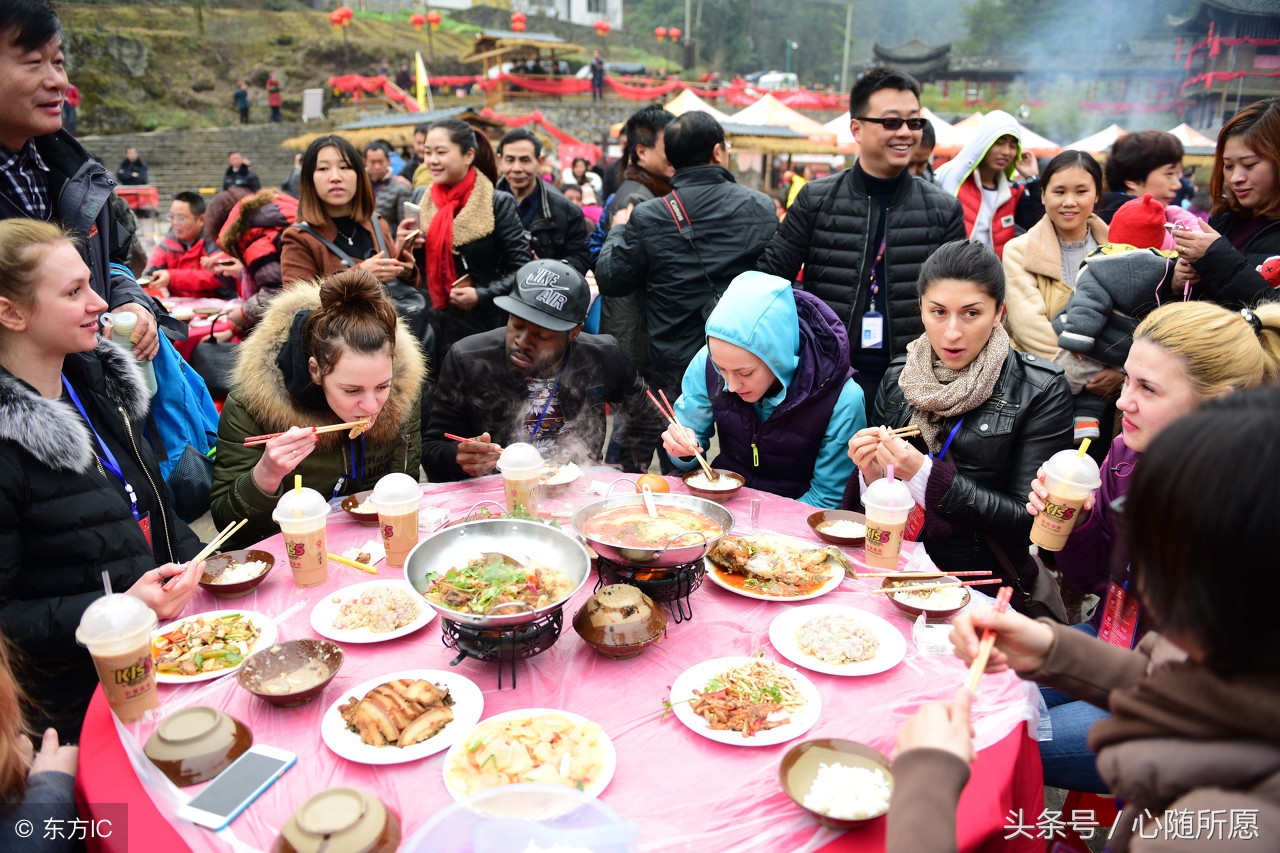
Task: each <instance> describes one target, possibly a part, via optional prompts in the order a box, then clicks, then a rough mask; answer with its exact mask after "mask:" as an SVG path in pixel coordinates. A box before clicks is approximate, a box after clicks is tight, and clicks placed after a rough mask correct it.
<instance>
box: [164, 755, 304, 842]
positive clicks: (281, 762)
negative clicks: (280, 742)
mask: <svg viewBox="0 0 1280 853" xmlns="http://www.w3.org/2000/svg"><path fill="white" fill-rule="evenodd" d="M297 760H298V756H297V755H295V754H294V753H292V752H290V751H289V750H287V749H280V748H278V747H274V746H264V745H254V746H252V747H250V748H249V750H248V751H247V752H245V753H244V755H241V756H240V757H239V758H237V759H236V760H235V761H233V762H232V763H231V765H230V766H229V767H227V769H226V770H223V771H222V772H221V773H219V774H218V775H217V776H216V777H215V778H214V780H213V781H212V782H210V783H209V785H208V787H206V788H205V789H204V790H203V791H201V792H200V793H198V794H196V795H195V796H194V797H192V799H191V802H189V803H187V804H186V805H185V806H182V807H181V808H179V809H178V817H180V818H182V819H183V820H189V821H191V822H192V823H196V824H199V825H200V826H205V827H208V828H209V829H212V830H214V831H217V830H219V829H223V828H225V827H226V825H227V824H229V823H231V821H232V820H233V819H235V817H236V815H238V814H240V812H242V811H244V810H245V809H246V808H248V807H249V804H250V803H252V802H253V801H254V800H256V799H257V798H258V796H259V795H260V794H261V793H262V792H263V791H265V790H267V788H269V787H271V784H272V783H273V782H275V781H276V780H277V779H279V778H280V777H281V776H282V775H283V774H284V772H285V771H286V770H288V769H289V768H290V767H292V766H293V765H294V763H295V762H297Z"/></svg>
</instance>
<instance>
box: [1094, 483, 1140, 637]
mask: <svg viewBox="0 0 1280 853" xmlns="http://www.w3.org/2000/svg"><path fill="white" fill-rule="evenodd" d="M1132 470H1133V468H1132V466H1130V467H1129V471H1132ZM1116 473H1118V474H1119V473H1120V472H1119V471H1118V470H1116ZM1127 475H1128V472H1125V473H1123V474H1120V476H1127ZM1124 505H1125V498H1124V497H1123V496H1121V497H1118V498H1116V499H1115V500H1113V501H1112V502H1111V513H1112V515H1113V516H1115V520H1116V522H1117V523H1118V522H1120V521H1121V519H1122V516H1123V515H1124ZM1141 617H1142V606H1141V604H1140V603H1139V602H1138V598H1137V596H1135V595H1134V594H1133V593H1132V592H1130V591H1129V579H1128V578H1125V579H1124V580H1123V581H1120V580H1117V579H1116V577H1115V576H1114V575H1113V576H1112V578H1111V579H1110V580H1109V581H1108V582H1107V598H1106V601H1105V603H1104V605H1103V610H1102V621H1101V623H1100V624H1099V625H1098V639H1099V640H1102V641H1103V642H1104V643H1110V644H1111V645H1113V646H1119V647H1120V648H1122V649H1131V648H1133V643H1134V640H1136V639H1137V638H1138V621H1139V620H1140V619H1141Z"/></svg>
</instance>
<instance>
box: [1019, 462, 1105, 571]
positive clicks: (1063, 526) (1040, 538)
mask: <svg viewBox="0 0 1280 853" xmlns="http://www.w3.org/2000/svg"><path fill="white" fill-rule="evenodd" d="M1088 454H1089V439H1087V438H1086V439H1085V440H1084V441H1083V442H1081V443H1080V448H1079V449H1078V450H1061V451H1059V452H1057V453H1055V454H1053V456H1051V457H1049V461H1048V462H1046V463H1044V482H1045V488H1046V489H1047V490H1048V492H1049V494H1048V497H1046V498H1045V502H1044V512H1041V513H1039V514H1038V515H1037V516H1036V519H1035V523H1034V524H1033V525H1032V526H1031V543H1032V544H1033V545H1035V546H1037V547H1040V548H1044V549H1045V550H1046V551H1061V550H1062V548H1063V547H1064V546H1065V545H1066V544H1067V537H1068V536H1070V535H1071V531H1072V530H1074V529H1075V526H1076V522H1077V521H1079V519H1080V511H1081V509H1082V508H1083V506H1084V502H1085V501H1086V500H1087V499H1088V497H1089V495H1091V494H1093V491H1094V489H1097V488H1098V487H1099V486H1101V485H1102V477H1101V474H1100V472H1099V471H1098V463H1097V462H1094V461H1093V458H1092V457H1091V456H1089V455H1088Z"/></svg>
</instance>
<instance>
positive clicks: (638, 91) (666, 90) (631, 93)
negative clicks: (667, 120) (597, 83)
mask: <svg viewBox="0 0 1280 853" xmlns="http://www.w3.org/2000/svg"><path fill="white" fill-rule="evenodd" d="M604 82H606V83H608V84H609V86H610V88H612V89H613V91H615V92H617V93H618V94H619V95H621V96H622V97H624V98H626V99H628V100H631V101H650V100H653V99H654V98H662V97H665V96H667V95H670V94H671V93H672V92H674V91H676V90H677V89H683V88H685V84H684V83H683V82H682V81H680V80H672V81H670V82H668V83H661V84H659V85H657V86H628V85H627V84H626V83H619V82H618V81H617V80H615V79H614V78H612V77H606V78H604Z"/></svg>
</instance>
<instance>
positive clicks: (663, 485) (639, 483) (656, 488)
mask: <svg viewBox="0 0 1280 853" xmlns="http://www.w3.org/2000/svg"><path fill="white" fill-rule="evenodd" d="M645 486H648V487H649V491H651V492H655V493H656V492H669V491H671V486H669V485H668V484H667V481H666V478H665V477H663V476H662V475H661V474H644V475H642V476H641V477H640V479H638V480H636V494H639V493H640V492H641V491H643V490H644V487H645Z"/></svg>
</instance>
